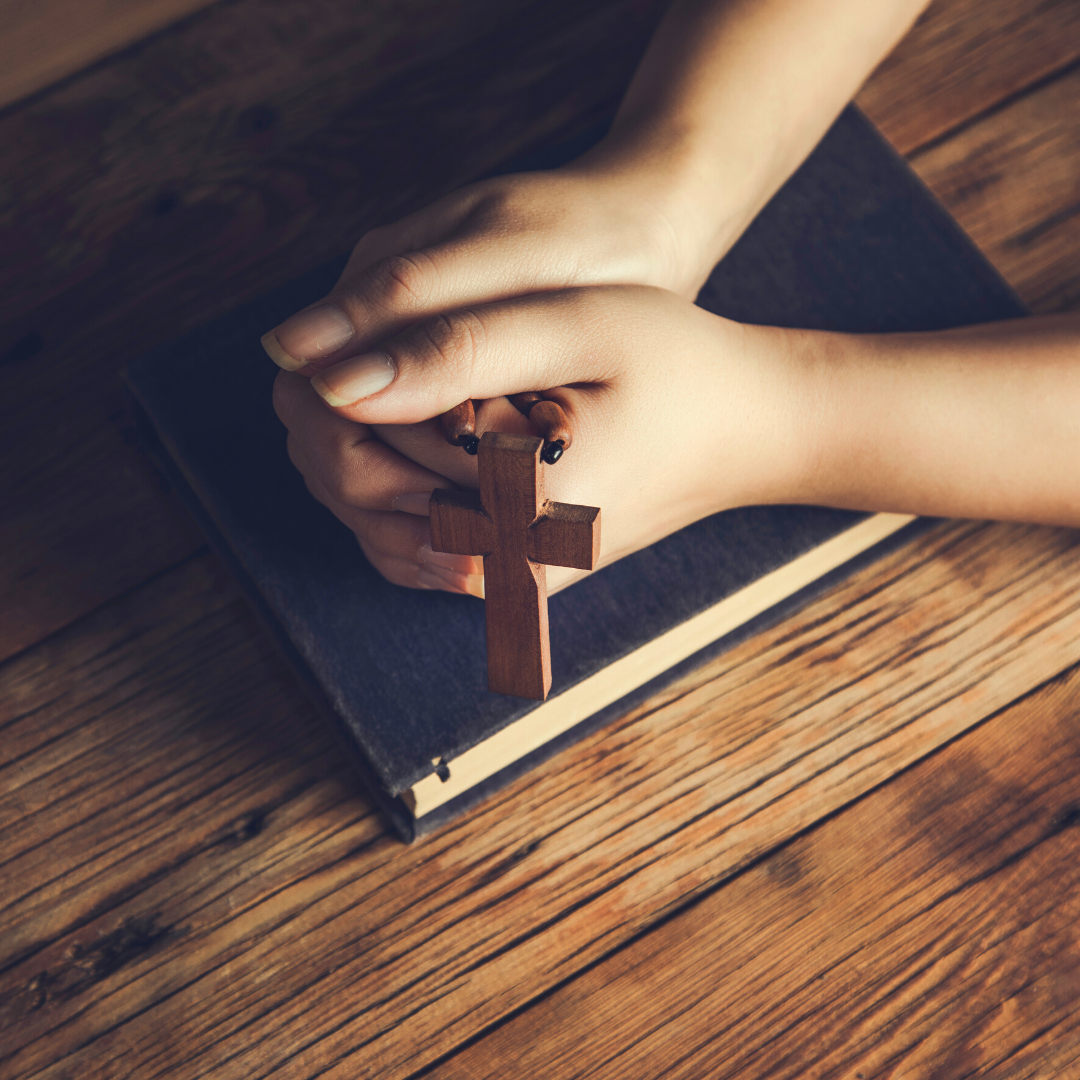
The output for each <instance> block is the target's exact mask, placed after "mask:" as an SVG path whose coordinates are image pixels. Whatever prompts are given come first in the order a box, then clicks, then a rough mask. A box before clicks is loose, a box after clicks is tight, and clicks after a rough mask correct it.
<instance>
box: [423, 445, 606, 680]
mask: <svg viewBox="0 0 1080 1080" xmlns="http://www.w3.org/2000/svg"><path fill="white" fill-rule="evenodd" d="M542 446H543V440H542V439H537V438H533V437H531V436H524V435H503V434H500V433H498V432H491V431H489V432H487V433H486V434H485V435H484V436H483V438H482V439H481V440H480V448H479V469H480V492H479V494H477V493H476V492H472V491H446V490H442V489H436V490H435V491H433V492H432V494H431V503H430V521H431V546H432V548H433V549H434V550H435V551H449V552H453V553H454V554H457V555H482V556H483V558H484V595H485V598H486V599H485V605H486V611H487V656H488V689H490V690H491V691H493V692H494V693H497V694H512V695H514V696H516V697H528V698H534V699H536V700H539V701H543V700H544V698H546V697H547V694H548V690H550V689H551V649H550V643H549V636H548V613H547V565H558V566H574V567H578V568H580V569H583V570H592V569H593V568H594V567H595V566H596V561H597V559H598V557H599V554H600V511H599V509H597V508H596V507H592V506H575V505H571V504H566V503H556V502H551V501H549V500H547V499H546V498H545V497H544V486H543V472H542V466H541V463H540V450H541V448H542Z"/></svg>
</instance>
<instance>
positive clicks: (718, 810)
mask: <svg viewBox="0 0 1080 1080" xmlns="http://www.w3.org/2000/svg"><path fill="white" fill-rule="evenodd" d="M1078 570H1080V547H1078V546H1077V537H1076V535H1075V534H1070V533H1067V532H1063V531H1051V530H1040V529H1031V528H1023V527H1019V526H982V527H980V526H977V525H970V524H968V525H962V524H960V525H954V526H950V527H944V528H942V529H940V530H938V531H937V532H936V533H934V534H932V535H928V536H926V537H924V538H922V539H921V540H920V541H918V542H917V543H916V544H915V545H913V546H912V547H911V548H910V549H908V550H905V551H903V552H900V553H897V554H895V555H893V556H891V557H890V558H888V559H887V560H886V561H884V562H883V563H881V564H878V565H876V566H874V567H871V568H869V569H868V570H867V571H864V572H863V573H861V574H860V575H859V576H858V577H857V578H854V579H852V580H850V581H848V582H846V583H845V584H844V585H842V586H841V587H840V588H839V589H838V590H837V591H836V592H835V593H834V594H833V595H832V596H830V597H829V598H826V599H824V600H821V601H818V602H816V603H815V604H814V605H812V606H811V607H809V608H807V609H806V610H805V611H804V612H803V614H802V615H800V616H799V617H798V618H796V619H794V620H791V621H789V622H788V623H785V624H784V625H783V626H781V627H778V628H776V629H775V630H773V631H771V632H769V633H767V634H765V635H762V636H761V637H759V638H758V639H755V640H754V641H753V642H750V643H748V644H747V645H745V646H741V647H739V648H737V649H736V650H734V651H733V652H732V653H730V654H728V655H727V656H725V657H723V658H721V659H720V660H718V661H717V662H715V663H713V664H711V665H709V666H708V667H706V668H705V669H702V670H701V671H699V672H697V673H695V674H693V675H692V676H690V677H688V678H685V679H683V680H681V681H680V682H679V683H677V684H676V685H675V686H673V687H672V688H671V689H670V690H669V691H668V692H667V693H665V694H664V695H661V696H660V697H658V698H656V699H654V700H653V701H651V702H650V703H649V704H648V705H647V706H644V707H642V708H641V709H638V710H637V711H636V712H634V713H633V714H631V715H630V716H628V717H626V718H625V719H624V720H623V721H621V722H620V723H618V724H617V725H615V726H614V727H613V728H610V729H607V730H606V731H604V732H602V733H600V734H598V735H597V736H595V737H592V738H590V739H588V740H586V741H584V742H583V743H581V744H580V745H579V746H577V747H575V748H574V749H572V750H571V751H569V752H567V753H565V754H563V755H562V756H561V757H560V758H559V759H558V761H557V762H555V763H554V765H553V767H550V768H548V769H545V770H542V771H540V772H538V773H535V774H532V775H530V776H528V777H526V778H525V779H523V780H522V781H520V782H519V783H518V784H516V785H515V786H514V787H512V788H510V789H508V790H507V791H505V792H503V793H501V794H500V795H498V796H496V797H494V798H493V799H492V800H490V801H489V802H488V803H487V804H485V805H483V806H482V807H480V808H479V809H478V810H477V811H476V812H474V813H473V814H472V815H471V816H470V817H469V818H467V819H465V820H463V821H462V822H460V823H459V824H457V825H455V826H453V827H452V828H450V829H448V830H446V831H445V832H444V833H441V834H438V835H436V836H434V837H432V838H430V839H429V840H427V841H425V842H423V843H420V844H417V845H414V846H413V847H411V848H404V847H402V846H401V845H399V844H398V843H396V842H395V841H393V840H391V839H389V838H388V837H385V836H383V835H381V832H380V830H379V828H378V826H377V824H376V823H375V821H374V819H373V818H372V817H371V814H370V811H369V810H368V808H367V806H366V804H365V803H363V802H362V801H361V800H357V799H355V798H350V797H349V795H348V793H347V790H346V789H345V787H344V786H343V781H342V775H343V774H342V772H341V771H340V770H339V769H337V767H336V764H335V758H334V756H333V750H332V748H330V747H328V746H327V745H326V743H325V741H324V740H325V736H324V735H323V734H322V731H321V728H319V727H317V726H314V725H312V726H309V723H308V721H307V720H306V719H305V717H307V716H308V715H309V714H308V713H307V712H306V710H304V709H303V707H302V706H301V705H300V704H299V703H298V702H297V700H296V698H295V696H294V695H293V694H292V692H291V691H290V690H289V688H288V685H287V684H286V683H283V682H282V681H281V679H280V677H279V676H278V674H277V673H276V671H277V665H276V662H275V661H274V660H273V659H272V658H271V657H269V656H267V655H266V654H264V653H261V652H260V650H259V648H258V638H257V637H256V636H255V635H253V633H252V630H251V627H250V624H249V622H248V621H247V619H246V617H245V616H244V615H242V613H241V611H240V609H239V608H238V606H237V604H236V601H235V599H234V598H233V597H232V594H231V592H230V591H229V590H228V588H227V587H226V586H224V585H222V584H221V583H220V582H219V581H217V579H216V575H215V573H214V571H213V563H212V561H210V560H209V559H205V560H199V561H197V562H194V563H188V564H186V565H185V566H184V567H182V568H179V569H178V570H176V571H174V572H173V573H171V574H168V575H165V576H164V577H161V578H159V579H157V580H156V581H155V582H151V583H150V584H148V585H147V586H145V587H144V588H143V589H140V590H137V591H136V592H135V593H133V594H132V595H131V596H130V597H129V598H127V599H126V600H124V601H123V602H118V603H115V604H112V605H109V606H107V607H105V608H103V609H102V610H101V611H99V612H97V613H95V614H94V615H93V616H91V617H89V618H87V619H84V620H82V621H81V622H80V623H78V624H76V625H75V626H72V627H71V628H70V629H69V630H67V631H65V632H64V633H62V634H60V635H57V636H56V637H55V638H53V639H51V640H50V642H48V643H46V644H44V645H42V646H40V647H39V648H36V649H32V650H29V651H28V652H26V653H24V654H23V655H21V656H20V657H18V658H16V659H14V660H12V661H10V662H9V663H8V664H7V665H6V666H5V667H4V669H3V676H4V679H3V683H2V685H4V686H5V687H7V688H8V690H7V693H8V695H9V696H8V698H7V700H6V703H5V706H4V709H5V711H4V713H3V716H2V717H0V723H5V724H6V727H5V728H4V732H5V735H6V736H9V738H8V740H7V741H6V742H5V744H4V745H5V751H6V753H7V754H8V755H9V757H8V760H7V763H6V766H5V768H4V769H3V771H2V772H0V783H2V784H3V785H4V790H5V791H6V792H7V795H6V799H7V801H6V802H5V803H4V804H3V808H4V813H5V815H6V816H5V817H4V818H3V819H2V820H3V821H4V823H5V835H6V834H7V827H8V826H14V827H15V831H14V832H13V833H11V836H12V840H11V848H10V852H9V853H8V854H9V856H10V857H9V858H8V860H7V862H6V864H5V867H4V870H5V874H4V875H3V877H2V878H0V889H2V890H3V891H2V892H0V913H2V914H0V918H2V920H3V921H2V922H0V947H2V948H3V950H4V956H3V959H2V960H0V970H2V972H3V974H2V976H0V980H2V982H0V995H2V996H0V1001H2V1003H3V1004H2V1008H0V1016H2V1021H3V1024H4V1027H3V1028H2V1029H0V1030H2V1034H0V1045H2V1046H3V1047H4V1052H5V1054H6V1055H8V1056H6V1057H5V1058H4V1059H3V1061H2V1064H0V1068H2V1069H4V1070H5V1075H10V1076H12V1077H21V1076H30V1075H34V1076H41V1077H59V1076H72V1075H78V1076H79V1077H80V1078H87V1080H90V1078H95V1077H107V1076H115V1075H117V1074H121V1075H155V1076H170V1075H173V1076H184V1077H187V1076H192V1075H202V1074H204V1073H210V1072H213V1073H214V1074H215V1075H221V1076H238V1077H239V1076H245V1077H246V1076H251V1075H263V1074H265V1073H267V1072H269V1071H272V1070H277V1071H278V1072H279V1073H280V1074H281V1075H283V1076H311V1075H315V1074H320V1075H322V1074H325V1075H329V1076H350V1077H355V1076H358V1075H371V1076H379V1077H404V1076H409V1075H411V1074H412V1073H414V1072H415V1071H416V1070H417V1069H419V1068H421V1067H423V1066H424V1065H425V1064H427V1063H430V1062H432V1061H435V1060H437V1059H438V1058H439V1057H440V1056H441V1055H443V1054H444V1053H445V1052H446V1050H447V1048H448V1047H453V1046H455V1045H459V1044H460V1043H461V1042H462V1041H464V1040H465V1039H467V1038H468V1037H470V1036H471V1035H474V1034H477V1033H479V1032H482V1031H483V1030H484V1029H485V1028H486V1027H488V1026H489V1025H491V1024H492V1023H494V1022H496V1021H498V1020H499V1019H500V1018H502V1017H504V1016H506V1015H507V1014H508V1013H509V1012H511V1011H513V1010H514V1009H516V1008H519V1007H521V1006H523V1005H525V1004H527V1003H529V1002H530V1001H532V1000H533V999H535V998H536V996H537V995H539V994H540V993H542V992H543V991H544V990H545V989H547V988H550V987H553V986H555V985H557V984H558V983H559V982H561V981H563V980H565V979H566V978H568V977H570V976H572V975H574V974H575V973H577V972H580V971H581V970H582V969H584V968H585V967H587V966H588V965H589V964H590V963H591V962H593V961H594V960H598V959H601V958H602V957H604V956H605V955H607V954H608V953H610V952H611V951H612V950H614V949H617V948H618V947H619V946H620V945H622V944H624V943H626V942H627V941H629V940H631V939H632V938H633V937H634V936H635V935H637V934H638V933H639V932H641V931H642V930H644V929H645V928H647V927H648V926H650V925H653V924H654V923H656V921H657V920H658V919H659V918H660V917H661V916H663V915H664V914H665V913H668V912H670V911H672V910H674V909H677V908H679V907H681V906H682V905H683V904H685V903H686V902H687V901H688V900H690V899H692V898H693V897H694V896H696V895H700V894H702V893H704V892H707V891H708V890H710V889H712V888H714V887H715V886H716V885H717V884H719V883H720V882H721V881H723V880H725V879H727V878H729V877H731V876H732V875H733V874H735V873H737V872H738V871H739V870H740V869H743V868H745V867H746V866H747V865H749V864H750V863H751V862H753V861H754V860H755V859H757V858H760V857H761V856H763V855H765V854H766V853H767V852H768V851H770V850H771V849H772V848H774V847H775V846H776V845H777V844H778V843H781V842H782V841H784V840H786V839H788V838H790V837H791V836H793V835H794V834H796V833H798V832H800V831H802V830H803V829H805V828H807V827H809V826H810V825H812V824H813V823H814V822H816V821H818V820H820V819H821V818H822V817H823V816H825V815H827V814H829V813H830V812H831V811H833V810H835V809H837V808H839V807H840V806H842V805H844V804H846V803H848V802H850V801H851V800H852V799H855V798H858V797H859V796H860V795H862V794H864V793H865V792H866V791H868V790H870V789H871V788H873V787H874V786H875V785H877V784H878V783H880V782H881V781H883V780H885V779H887V778H888V777H889V776H891V775H893V774H895V773H896V772H897V771H898V770H900V769H902V768H904V767H905V766H906V765H908V764H910V763H911V762H913V761H915V760H917V759H918V758H920V757H922V756H924V755H925V754H926V753H928V752H929V751H931V750H933V749H934V748H935V747H937V746H940V745H941V744H942V743H943V742H945V741H947V740H948V739H950V738H951V737H952V736H954V735H955V734H957V733H958V732H959V731H962V730H964V729H965V728H967V727H969V726H970V725H971V724H973V723H976V722H977V721H978V720H979V719H980V718H981V717H983V716H986V715H988V714H990V713H992V712H994V711H996V710H998V709H999V708H1001V707H1003V706H1005V705H1007V704H1008V703H1009V702H1010V701H1011V700H1012V699H1014V698H1015V697H1016V696H1017V695H1018V694H1020V693H1023V692H1024V691H1026V690H1028V689H1029V688H1030V687H1031V686H1032V685H1033V683H1035V682H1038V681H1040V680H1043V679H1045V678H1048V677H1050V676H1051V675H1053V674H1054V673H1056V672H1057V671H1060V670H1062V669H1063V668H1064V667H1066V666H1067V665H1068V664H1070V663H1075V661H1076V660H1077V658H1078V657H1080V594H1078V593H1077V581H1078V573H1077V571H1078ZM718 718H722V721H723V722H718ZM853 740H854V741H853ZM860 747H861V748H862V749H860ZM9 748H10V749H9ZM87 808H93V810H92V812H91V813H89V814H88V813H87ZM253 815H254V816H253Z"/></svg>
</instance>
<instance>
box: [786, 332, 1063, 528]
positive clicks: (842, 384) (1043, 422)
mask: <svg viewBox="0 0 1080 1080" xmlns="http://www.w3.org/2000/svg"><path fill="white" fill-rule="evenodd" d="M781 333H784V332H781ZM788 333H794V335H795V336H794V337H793V338H791V339H790V341H791V344H792V348H791V350H790V353H789V359H790V363H791V364H792V365H793V367H794V369H796V370H797V372H798V375H797V379H798V385H799V387H800V390H799V392H798V400H799V406H798V408H799V414H798V420H797V423H798V425H799V429H800V431H801V438H800V439H799V440H797V442H798V443H800V444H801V448H802V449H801V452H800V458H801V460H800V461H799V462H798V463H796V464H795V465H794V467H793V469H792V473H791V475H792V477H793V487H792V494H793V496H794V498H795V499H796V500H797V501H799V502H812V503H819V504H823V505H828V506H841V507H851V508H857V509H864V510H892V511H903V512H910V513H917V514H929V515H941V516H948V517H969V518H993V519H997V520H1017V521H1033V522H1044V523H1048V524H1058V525H1073V526H1080V317H1077V316H1075V315H1073V316H1063V317H1047V318H1032V319H1018V320H1015V321H1012V322H1008V323H997V324H991V325H987V326H975V327H967V328H963V329H959V330H952V331H946V332H939V333H925V334H893V335H880V336H856V335H833V334H809V333H808V334H802V333H800V332H788Z"/></svg>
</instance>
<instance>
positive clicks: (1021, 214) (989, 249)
mask: <svg viewBox="0 0 1080 1080" xmlns="http://www.w3.org/2000/svg"><path fill="white" fill-rule="evenodd" d="M1075 10H1076V11H1077V13H1078V16H1077V17H1078V18H1080V7H1076V8H1075ZM912 164H913V165H914V167H915V169H916V171H917V172H918V173H919V175H920V176H921V177H922V178H923V180H925V181H926V183H927V184H928V185H929V186H930V188H931V189H932V190H933V191H934V192H935V193H936V194H937V196H938V197H939V198H940V199H941V200H942V202H944V204H945V205H946V206H947V207H948V209H949V210H950V212H951V213H952V214H954V215H955V217H956V219H957V220H958V221H959V222H960V224H961V225H962V226H963V227H964V228H965V229H966V230H967V232H968V233H969V234H970V235H971V237H972V239H973V240H974V241H975V242H976V243H977V244H978V245H979V247H980V248H981V249H982V251H983V253H984V254H985V255H987V256H988V257H989V259H990V260H991V261H992V262H993V263H994V265H995V266H997V268H998V269H999V270H1000V271H1001V272H1002V274H1004V276H1005V277H1006V279H1007V280H1008V281H1009V282H1010V284H1012V285H1013V287H1014V288H1015V289H1016V290H1017V291H1018V292H1019V293H1020V295H1021V296H1023V297H1024V299H1025V300H1026V301H1027V302H1028V303H1029V304H1030V305H1031V306H1032V307H1033V308H1034V309H1035V310H1036V311H1040V312H1053V311H1075V310H1076V309H1077V307H1080V260H1078V259H1077V252H1080V70H1073V71H1071V72H1070V73H1069V74H1067V75H1063V76H1062V77H1061V78H1059V79H1055V80H1054V81H1052V82H1050V83H1049V84H1047V85H1045V86H1042V87H1040V88H1039V89H1037V90H1035V91H1033V92H1032V93H1030V94H1025V95H1022V96H1021V97H1019V98H1017V99H1016V100H1015V101H1013V102H1011V103H1010V104H1009V105H1008V106H1007V107H1005V108H1002V109H1000V110H998V111H997V112H994V113H992V114H991V115H990V116H987V117H986V118H984V119H982V120H980V121H979V122H978V123H975V124H972V125H971V126H970V127H969V128H967V129H966V130H964V131H961V132H959V133H958V134H956V135H955V136H953V137H952V138H951V139H948V140H947V141H946V142H944V143H943V144H941V145H940V146H934V147H931V148H929V149H928V150H926V151H921V152H919V153H917V154H915V155H914V156H913V157H912Z"/></svg>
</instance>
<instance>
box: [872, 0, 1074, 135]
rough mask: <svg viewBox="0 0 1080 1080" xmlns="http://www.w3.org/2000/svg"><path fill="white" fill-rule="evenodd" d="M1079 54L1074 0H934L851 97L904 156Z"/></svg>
mask: <svg viewBox="0 0 1080 1080" xmlns="http://www.w3.org/2000/svg"><path fill="white" fill-rule="evenodd" d="M1078 58H1080V6H1077V4H1075V3H1073V0H935V2H934V3H932V4H931V5H930V6H929V7H928V8H927V9H926V11H925V12H923V14H922V16H921V17H920V18H919V20H918V22H917V23H916V24H915V26H914V27H912V29H911V31H910V32H909V33H908V35H907V36H906V37H905V38H904V40H903V41H902V42H900V44H899V45H898V46H897V47H896V49H894V50H893V52H892V54H891V55H890V56H888V57H887V58H886V59H885V61H884V62H883V63H882V64H881V65H880V66H879V67H878V69H877V71H875V72H874V74H873V75H872V76H871V78H870V79H869V80H868V82H867V84H866V86H864V87H863V89H862V90H861V91H860V92H859V95H858V97H857V98H856V99H855V100H856V101H857V102H858V103H859V106H860V107H861V108H862V109H863V111H864V112H865V113H866V114H867V116H869V117H870V119H871V120H873V121H874V123H875V124H877V126H878V127H879V128H881V130H882V131H883V132H884V133H885V136H886V137H887V138H888V139H889V140H890V141H891V142H892V144H893V145H894V146H895V147H896V148H897V149H898V150H899V151H900V153H902V154H905V155H907V154H911V153H913V152H914V151H915V150H917V149H919V148H920V147H923V146H926V145H927V144H928V143H932V142H936V141H938V140H940V139H942V138H944V137H945V136H947V135H948V134H949V133H950V132H953V131H956V130H957V129H959V128H961V127H962V126H963V125H965V124H967V123H969V122H971V121H972V120H974V119H975V118H976V117H979V116H982V115H983V114H985V113H987V112H989V111H991V110H993V109H995V108H997V107H999V106H1000V105H1001V104H1002V103H1003V102H1004V101H1006V100H1007V99H1009V98H1011V97H1013V96H1014V95H1015V94H1018V93H1021V92H1022V91H1024V90H1026V89H1028V88H1030V87H1032V86H1035V85H1037V84H1040V83H1042V82H1044V81H1045V80H1047V79H1052V78H1053V77H1054V75H1055V74H1057V73H1059V72H1061V71H1063V70H1064V69H1066V68H1067V67H1068V66H1069V65H1071V64H1073V63H1075V61H1076V60H1077V59H1078Z"/></svg>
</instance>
